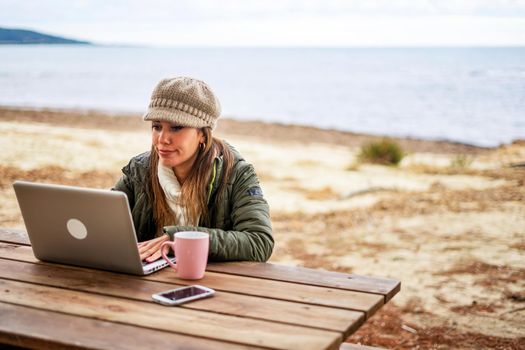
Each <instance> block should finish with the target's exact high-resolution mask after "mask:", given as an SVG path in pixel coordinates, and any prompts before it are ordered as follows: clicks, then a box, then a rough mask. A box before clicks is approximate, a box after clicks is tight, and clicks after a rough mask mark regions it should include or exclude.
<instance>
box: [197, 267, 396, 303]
mask: <svg viewBox="0 0 525 350" xmlns="http://www.w3.org/2000/svg"><path fill="white" fill-rule="evenodd" d="M206 269H207V270H208V271H214V272H223V273H229V274H235V275H242V276H252V277H259V278H266V279H272V280H277V281H293V282H296V283H303V284H309V285H315V286H324V287H331V288H340V289H347V290H354V291H364V292H368V293H377V294H381V295H384V296H385V298H386V299H385V302H386V301H388V300H390V299H391V298H392V297H393V296H394V295H395V294H397V293H398V292H399V290H400V288H401V283H400V282H399V281H396V280H392V279H387V278H374V277H368V276H360V275H355V274H347V273H341V272H333V271H324V270H316V269H309V268H306V267H298V266H285V265H276V264H271V263H257V262H249V261H240V262H230V263H209V264H208V266H207V268H206Z"/></svg>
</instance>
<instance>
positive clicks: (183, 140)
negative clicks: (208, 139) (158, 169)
mask: <svg viewBox="0 0 525 350" xmlns="http://www.w3.org/2000/svg"><path fill="white" fill-rule="evenodd" d="M151 141H152V143H153V145H154V146H155V150H156V151H157V154H158V155H159V161H160V162H161V164H162V165H164V166H168V167H171V168H173V169H174V170H175V173H176V174H177V173H180V174H187V173H188V172H189V170H190V169H191V167H192V166H193V162H194V161H195V158H196V157H197V153H198V151H199V144H200V143H202V142H204V134H203V132H202V130H200V129H197V128H190V127H183V126H179V125H177V124H173V123H170V122H165V121H153V122H152V123H151Z"/></svg>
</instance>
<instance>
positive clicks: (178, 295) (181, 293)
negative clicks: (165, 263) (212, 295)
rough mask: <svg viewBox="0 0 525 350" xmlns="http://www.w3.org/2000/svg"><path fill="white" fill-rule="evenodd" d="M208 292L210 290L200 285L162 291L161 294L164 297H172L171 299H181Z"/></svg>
mask: <svg viewBox="0 0 525 350" xmlns="http://www.w3.org/2000/svg"><path fill="white" fill-rule="evenodd" d="M207 292H208V291H206V290H204V289H201V288H199V287H195V286H191V287H188V288H181V289H176V290H171V291H169V292H166V293H162V294H161V296H163V297H164V298H167V299H170V300H179V299H185V298H189V297H193V296H195V295H200V294H205V293H207Z"/></svg>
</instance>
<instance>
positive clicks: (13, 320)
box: [0, 302, 263, 350]
mask: <svg viewBox="0 0 525 350" xmlns="http://www.w3.org/2000/svg"><path fill="white" fill-rule="evenodd" d="M0 343H3V344H10V345H14V346H18V347H24V348H32V349H33V348H34V349H37V348H38V349H111V350H113V349H114V350H128V349H179V350H183V349H184V350H198V349H223V350H228V349H233V350H247V349H254V347H253V346H249V347H248V346H243V345H240V344H235V343H229V342H221V341H216V340H211V339H204V338H197V337H191V336H187V335H182V334H175V333H170V332H164V331H159V330H154V329H146V328H138V327H134V326H129V325H124V324H119V323H114V322H107V321H101V320H96V319H90V318H85V317H78V316H72V315H66V314H63V313H58V312H53V311H47V310H39V309H33V308H30V307H25V306H19V305H13V304H6V303H2V302H0ZM0 347H1V345H0ZM258 349H263V348H258Z"/></svg>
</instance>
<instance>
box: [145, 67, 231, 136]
mask: <svg viewBox="0 0 525 350" xmlns="http://www.w3.org/2000/svg"><path fill="white" fill-rule="evenodd" d="M220 115H221V105H220V103H219V100H218V99H217V97H215V95H214V93H213V91H212V90H211V88H210V87H209V86H208V85H207V84H206V83H205V82H203V81H200V80H197V79H193V78H188V77H175V78H168V79H163V80H161V81H160V82H159V83H158V84H157V86H156V87H155V89H154V90H153V93H152V94H151V101H150V104H149V108H148V111H147V112H146V114H144V120H157V121H167V122H173V123H176V124H177V125H181V126H188V127H193V128H203V127H210V128H212V129H213V128H215V125H216V122H217V119H218V118H219V116H220Z"/></svg>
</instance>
